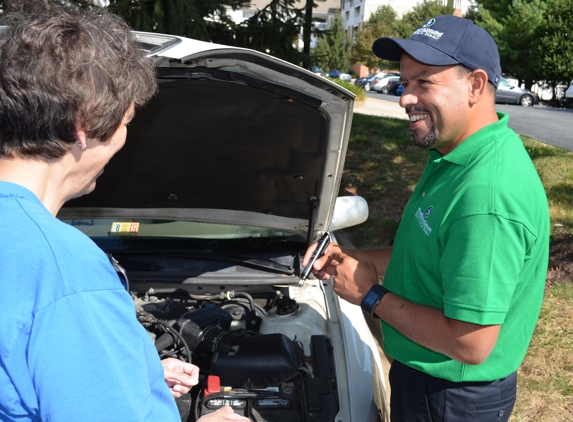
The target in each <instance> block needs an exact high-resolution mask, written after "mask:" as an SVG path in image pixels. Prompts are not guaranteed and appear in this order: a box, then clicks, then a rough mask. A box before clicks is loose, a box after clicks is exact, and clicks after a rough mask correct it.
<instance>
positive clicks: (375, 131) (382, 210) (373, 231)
mask: <svg viewBox="0 0 573 422" xmlns="http://www.w3.org/2000/svg"><path fill="white" fill-rule="evenodd" d="M427 159H428V152H427V151H426V150H423V149H421V148H418V147H416V146H414V145H413V143H412V135H411V132H410V129H409V122H408V121H406V120H402V119H392V118H385V117H379V116H368V115H363V114H355V115H354V117H353V123H352V129H351V132H350V140H349V145H348V152H347V156H346V163H345V167H344V168H345V170H344V173H343V176H342V183H341V186H340V194H341V195H360V196H362V197H364V198H365V199H366V201H368V204H369V209H370V218H369V222H368V224H367V225H363V226H358V227H356V228H353V229H351V230H348V234H349V236H350V237H351V239H352V241H353V243H354V244H355V245H356V246H357V247H373V246H381V245H388V244H390V242H391V241H392V240H393V239H394V236H395V234H396V230H397V228H398V223H399V221H400V217H401V215H402V211H403V210H404V207H405V206H406V203H407V201H408V199H409V197H410V195H411V194H412V192H413V190H414V187H415V186H416V184H417V183H418V180H419V179H420V177H421V175H422V171H423V169H424V166H425V164H426V161H427Z"/></svg>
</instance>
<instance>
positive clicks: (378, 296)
mask: <svg viewBox="0 0 573 422" xmlns="http://www.w3.org/2000/svg"><path fill="white" fill-rule="evenodd" d="M389 291H390V290H388V289H387V288H386V287H384V286H382V285H381V284H375V285H374V286H372V287H371V288H370V290H368V293H366V296H364V299H362V302H360V307H361V308H362V310H364V312H366V313H368V314H370V315H372V316H373V317H375V318H379V317H378V315H376V314H375V313H374V309H375V308H376V305H378V303H380V301H381V300H382V297H383V296H384V295H385V294H386V293H388V292H389Z"/></svg>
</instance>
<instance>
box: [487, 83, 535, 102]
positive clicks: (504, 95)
mask: <svg viewBox="0 0 573 422" xmlns="http://www.w3.org/2000/svg"><path fill="white" fill-rule="evenodd" d="M495 102H496V103H507V104H521V105H522V106H523V107H531V106H533V105H534V104H539V97H538V96H537V94H536V93H535V92H532V91H530V90H528V89H524V88H519V87H516V86H514V85H512V84H511V82H509V81H508V80H507V79H505V78H500V80H499V84H498V86H497V90H496V91H495Z"/></svg>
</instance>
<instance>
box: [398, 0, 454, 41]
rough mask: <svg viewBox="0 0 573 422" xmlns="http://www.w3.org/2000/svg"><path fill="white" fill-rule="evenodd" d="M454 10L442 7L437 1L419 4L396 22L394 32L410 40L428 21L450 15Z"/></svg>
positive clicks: (449, 7)
mask: <svg viewBox="0 0 573 422" xmlns="http://www.w3.org/2000/svg"><path fill="white" fill-rule="evenodd" d="M454 10H455V9H454V8H453V7H451V6H444V5H443V4H442V2H441V1H439V0H433V1H425V2H423V3H419V4H418V5H416V6H414V8H413V9H412V11H411V12H408V13H406V14H404V16H402V19H400V20H399V21H398V22H397V24H396V26H395V28H396V32H397V34H398V36H399V37H400V38H410V35H412V34H413V33H414V31H415V30H416V29H418V28H419V27H420V26H421V25H422V24H423V23H425V22H427V21H428V20H429V19H431V18H433V17H436V16H439V15H451V14H453V13H454Z"/></svg>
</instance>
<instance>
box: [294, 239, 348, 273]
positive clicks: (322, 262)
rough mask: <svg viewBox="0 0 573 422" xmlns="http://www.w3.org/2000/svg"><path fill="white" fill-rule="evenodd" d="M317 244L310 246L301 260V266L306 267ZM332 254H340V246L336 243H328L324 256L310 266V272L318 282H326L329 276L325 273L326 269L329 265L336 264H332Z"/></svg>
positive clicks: (333, 263) (334, 263)
mask: <svg viewBox="0 0 573 422" xmlns="http://www.w3.org/2000/svg"><path fill="white" fill-rule="evenodd" d="M317 245H318V242H315V243H313V244H312V245H310V246H309V247H308V249H307V251H306V253H305V254H304V258H303V260H302V266H303V267H306V266H307V265H308V262H309V261H310V257H311V256H312V253H313V252H314V250H315V249H316V246H317ZM333 253H342V250H341V248H340V246H339V245H338V244H336V243H332V242H330V244H329V245H328V246H327V248H326V249H325V250H324V254H323V255H322V256H321V257H319V258H318V259H317V260H316V261H314V265H313V266H312V267H313V268H312V272H313V273H314V275H315V277H316V278H318V279H319V280H327V279H328V278H329V277H330V275H329V274H328V273H327V272H326V267H327V266H329V265H336V264H337V262H333V260H332V254H333Z"/></svg>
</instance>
